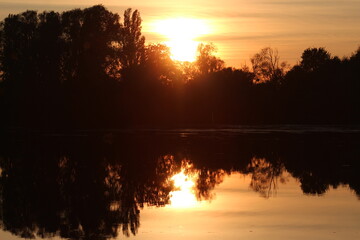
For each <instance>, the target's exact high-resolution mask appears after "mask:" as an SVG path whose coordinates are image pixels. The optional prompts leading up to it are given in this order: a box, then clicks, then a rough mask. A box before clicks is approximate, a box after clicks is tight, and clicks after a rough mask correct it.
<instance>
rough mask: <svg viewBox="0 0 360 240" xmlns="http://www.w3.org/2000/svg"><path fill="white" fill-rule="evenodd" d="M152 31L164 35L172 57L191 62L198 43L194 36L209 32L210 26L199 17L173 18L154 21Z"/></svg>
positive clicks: (194, 56) (194, 57)
mask: <svg viewBox="0 0 360 240" xmlns="http://www.w3.org/2000/svg"><path fill="white" fill-rule="evenodd" d="M154 31H155V32H156V33H158V34H161V35H163V36H165V37H166V39H167V40H166V41H165V42H164V43H165V44H166V45H167V46H169V47H170V50H171V58H172V59H174V60H178V61H189V62H192V61H194V60H195V59H196V50H197V46H198V45H199V43H200V42H198V41H196V38H198V37H199V36H202V35H206V34H209V33H210V28H209V26H208V24H206V22H205V21H202V20H200V19H191V18H174V19H166V20H159V21H156V22H154Z"/></svg>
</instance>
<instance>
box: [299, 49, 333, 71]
mask: <svg viewBox="0 0 360 240" xmlns="http://www.w3.org/2000/svg"><path fill="white" fill-rule="evenodd" d="M329 60H330V53H329V52H327V51H326V50H325V48H307V49H305V50H304V52H303V53H302V55H301V62H300V66H301V67H302V68H303V69H304V70H305V71H308V72H309V71H314V70H316V69H318V68H319V67H321V66H322V65H324V64H325V63H327V62H328V61H329Z"/></svg>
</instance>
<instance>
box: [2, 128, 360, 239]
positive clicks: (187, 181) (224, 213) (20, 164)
mask: <svg viewBox="0 0 360 240" xmlns="http://www.w3.org/2000/svg"><path fill="white" fill-rule="evenodd" d="M0 168H1V182H0V205H1V208H0V220H1V222H0V223H1V225H0V226H1V231H0V239H6V240H7V239H9V240H13V239H23V238H39V239H41V238H44V239H104V240H105V239H124V238H129V239H139V240H142V239H185V238H187V239H229V240H230V239H254V240H257V239H269V240H270V239H299V240H300V239H314V240H315V239H316V240H318V239H360V201H359V200H360V174H359V170H360V130H359V128H356V127H344V126H322V127H319V126H306V127H305V126H260V127H253V126H242V127H238V126H235V127H234V126H228V127H226V128H217V129H140V130H139V129H137V130H121V131H120V130H118V131H78V132H72V133H67V134H57V133H51V134H50V133H42V132H30V133H26V134H24V133H23V134H15V133H11V134H10V133H7V134H5V135H4V136H3V137H2V139H1V147H0Z"/></svg>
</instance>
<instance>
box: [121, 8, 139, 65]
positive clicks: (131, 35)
mask: <svg viewBox="0 0 360 240" xmlns="http://www.w3.org/2000/svg"><path fill="white" fill-rule="evenodd" d="M118 37H119V46H120V48H121V50H120V56H119V60H120V63H121V66H122V68H123V69H126V68H129V67H131V66H136V65H139V64H140V63H141V61H142V59H143V56H144V50H145V37H144V36H142V35H141V17H140V13H139V11H138V10H135V11H134V12H132V9H131V8H128V9H127V10H125V12H124V23H123V26H122V28H121V32H120V35H119V36H118Z"/></svg>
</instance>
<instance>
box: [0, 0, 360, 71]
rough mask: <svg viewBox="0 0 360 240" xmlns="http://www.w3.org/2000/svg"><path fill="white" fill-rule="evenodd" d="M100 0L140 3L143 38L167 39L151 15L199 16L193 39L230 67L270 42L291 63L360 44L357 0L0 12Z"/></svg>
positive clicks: (239, 0)
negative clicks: (316, 51)
mask: <svg viewBox="0 0 360 240" xmlns="http://www.w3.org/2000/svg"><path fill="white" fill-rule="evenodd" d="M100 3H101V4H103V5H104V6H105V7H107V8H108V9H109V10H110V11H113V12H117V13H119V14H120V15H122V13H123V11H124V10H125V9H126V8H128V7H131V8H133V9H138V10H139V11H140V13H141V17H142V19H143V34H144V35H145V37H146V42H147V43H153V42H154V43H155V42H164V41H165V40H166V39H165V37H164V36H163V35H161V34H159V33H157V32H155V30H154V27H153V25H152V24H153V23H154V22H155V21H159V20H164V19H171V18H193V19H200V20H202V21H204V22H206V23H207V25H208V26H209V28H210V29H211V31H210V32H209V33H208V34H205V35H201V36H198V38H197V39H196V40H197V41H201V42H212V43H213V44H214V45H215V46H216V47H217V49H218V52H217V55H218V56H219V57H220V58H221V59H223V60H224V61H225V63H226V66H232V67H241V66H243V65H244V64H247V65H250V57H251V56H253V55H254V54H255V53H257V52H258V51H260V49H261V48H264V47H268V46H269V47H272V48H276V49H277V50H278V52H279V56H280V59H281V60H283V61H287V62H289V63H290V64H292V65H293V64H296V63H297V62H299V61H300V57H301V53H302V52H303V51H304V50H305V49H306V48H309V47H325V49H327V50H328V51H329V52H330V53H332V55H336V56H339V57H340V58H341V57H344V56H350V55H351V53H353V52H354V51H355V50H356V49H357V48H358V47H359V46H360V24H359V23H360V0H251V1H248V0H221V1H218V0H181V1H173V0H161V1H148V0H132V1H123V0H102V1H100V0H76V1H74V0H62V1H56V0H32V1H25V0H0V18H1V19H4V18H5V17H6V16H7V15H8V14H9V13H20V12H22V11H25V10H27V9H29V10H38V11H43V10H56V11H64V10H70V9H73V8H76V7H81V8H82V7H90V6H92V5H95V4H100Z"/></svg>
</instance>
